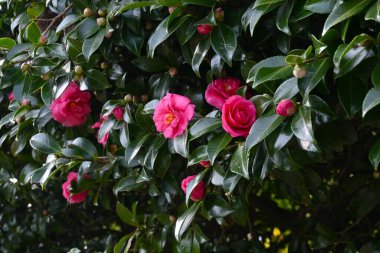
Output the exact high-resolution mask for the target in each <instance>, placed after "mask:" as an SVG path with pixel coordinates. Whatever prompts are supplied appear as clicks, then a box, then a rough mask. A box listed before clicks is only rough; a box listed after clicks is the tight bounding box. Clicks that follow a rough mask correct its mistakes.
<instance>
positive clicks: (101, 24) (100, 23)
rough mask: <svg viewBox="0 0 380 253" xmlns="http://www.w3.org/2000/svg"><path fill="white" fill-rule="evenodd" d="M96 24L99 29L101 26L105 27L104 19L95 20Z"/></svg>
mask: <svg viewBox="0 0 380 253" xmlns="http://www.w3.org/2000/svg"><path fill="white" fill-rule="evenodd" d="M96 23H97V24H98V26H100V27H103V26H106V19H105V18H103V17H102V18H97V19H96Z"/></svg>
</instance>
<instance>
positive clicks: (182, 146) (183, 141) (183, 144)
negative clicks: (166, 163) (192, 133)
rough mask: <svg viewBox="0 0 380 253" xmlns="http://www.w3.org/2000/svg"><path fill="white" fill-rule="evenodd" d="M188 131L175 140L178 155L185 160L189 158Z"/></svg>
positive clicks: (174, 145)
mask: <svg viewBox="0 0 380 253" xmlns="http://www.w3.org/2000/svg"><path fill="white" fill-rule="evenodd" d="M187 136H188V132H187V130H186V131H185V132H184V133H183V134H181V135H179V136H177V137H175V138H174V139H173V147H174V150H175V152H176V153H178V154H180V155H181V156H183V157H184V158H187V157H189V146H188V143H187Z"/></svg>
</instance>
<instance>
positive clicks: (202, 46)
mask: <svg viewBox="0 0 380 253" xmlns="http://www.w3.org/2000/svg"><path fill="white" fill-rule="evenodd" d="M209 49H210V40H208V39H204V40H202V41H201V42H199V44H198V46H197V47H196V48H195V52H194V56H193V59H192V61H191V67H192V68H193V71H194V73H195V74H196V75H197V77H198V78H201V75H200V74H199V67H200V66H201V63H202V61H203V59H204V58H205V56H206V54H207V52H208V50H209Z"/></svg>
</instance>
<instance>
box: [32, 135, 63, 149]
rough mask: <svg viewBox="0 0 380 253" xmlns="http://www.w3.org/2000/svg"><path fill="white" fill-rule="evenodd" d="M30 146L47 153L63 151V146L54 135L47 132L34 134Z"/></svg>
mask: <svg viewBox="0 0 380 253" xmlns="http://www.w3.org/2000/svg"><path fill="white" fill-rule="evenodd" d="M30 146H32V148H34V149H37V150H38V151H41V152H42V153H45V154H53V153H60V152H61V146H60V145H59V143H58V142H57V141H56V140H55V139H54V137H52V136H50V135H48V134H45V133H39V134H36V135H34V136H33V137H32V138H31V139H30Z"/></svg>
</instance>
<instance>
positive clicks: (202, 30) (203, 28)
mask: <svg viewBox="0 0 380 253" xmlns="http://www.w3.org/2000/svg"><path fill="white" fill-rule="evenodd" d="M197 29H198V33H199V34H203V35H206V34H209V33H210V32H212V30H214V27H213V26H212V25H210V24H203V25H198V27H197Z"/></svg>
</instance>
